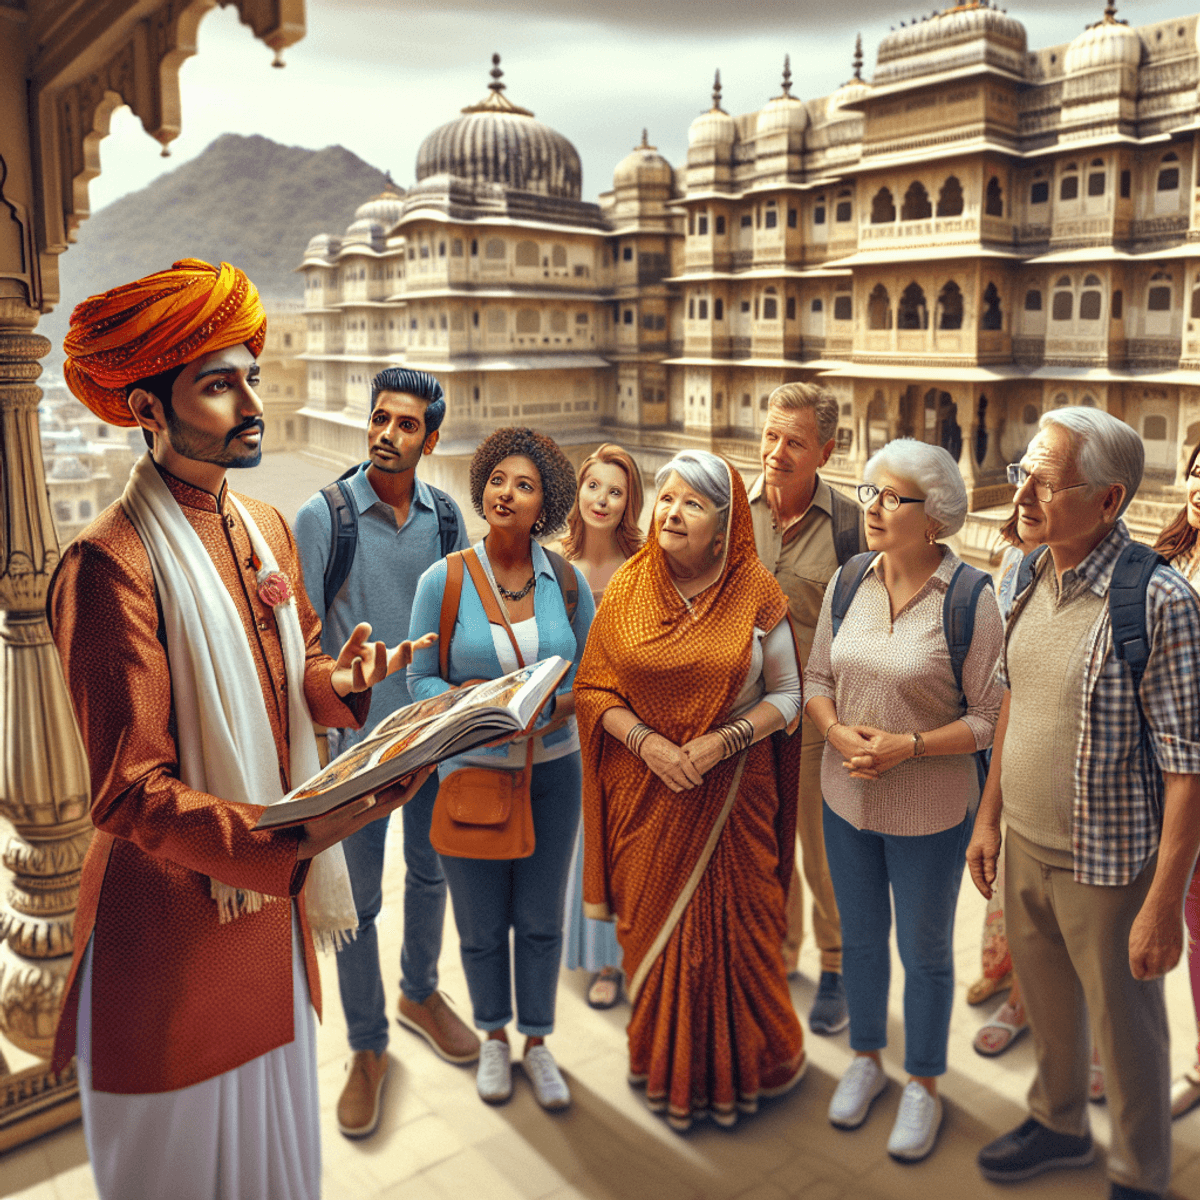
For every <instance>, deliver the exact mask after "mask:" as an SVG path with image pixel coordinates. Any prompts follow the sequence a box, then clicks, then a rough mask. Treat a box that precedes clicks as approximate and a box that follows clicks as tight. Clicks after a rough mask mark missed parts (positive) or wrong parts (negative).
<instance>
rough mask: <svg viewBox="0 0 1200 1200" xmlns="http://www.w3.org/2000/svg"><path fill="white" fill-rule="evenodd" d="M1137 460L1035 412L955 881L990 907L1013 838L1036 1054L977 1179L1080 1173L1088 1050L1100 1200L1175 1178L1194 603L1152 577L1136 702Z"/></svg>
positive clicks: (1196, 736) (1194, 719)
mask: <svg viewBox="0 0 1200 1200" xmlns="http://www.w3.org/2000/svg"><path fill="white" fill-rule="evenodd" d="M1143 461H1144V452H1143V448H1142V444H1141V441H1140V439H1139V438H1138V436H1137V434H1135V433H1134V432H1133V430H1132V429H1131V428H1130V427H1129V426H1128V425H1126V424H1125V423H1124V422H1122V421H1119V420H1117V419H1116V418H1115V417H1112V416H1109V415H1108V414H1107V413H1104V412H1100V411H1099V410H1097V409H1088V408H1064V409H1056V410H1054V411H1053V412H1048V413H1046V414H1045V415H1044V416H1043V417H1042V420H1041V425H1040V428H1039V432H1038V435H1037V437H1035V438H1034V440H1033V442H1032V443H1031V444H1030V446H1029V449H1028V451H1027V452H1026V454H1025V457H1024V459H1023V460H1022V461H1021V463H1020V465H1019V466H1018V467H1015V468H1012V469H1011V470H1012V473H1013V475H1014V479H1013V482H1016V483H1018V484H1019V487H1018V489H1017V493H1016V503H1017V507H1018V510H1019V518H1020V525H1019V529H1018V532H1019V534H1020V536H1021V539H1022V541H1024V542H1025V544H1026V545H1027V546H1035V545H1039V544H1040V545H1045V546H1046V547H1047V548H1048V550H1049V553H1043V554H1042V555H1041V557H1040V559H1039V560H1038V562H1037V565H1036V567H1035V568H1034V571H1033V578H1032V582H1031V583H1030V584H1029V585H1028V586H1026V587H1025V588H1024V590H1023V591H1020V592H1019V593H1018V594H1017V595H1016V596H1015V597H1014V598H1013V603H1012V611H1011V613H1010V614H1009V615H1008V623H1007V628H1006V641H1005V650H1004V656H1003V659H1002V661H1001V667H1000V669H1001V673H1002V678H1003V680H1004V682H1005V683H1006V685H1007V686H1008V688H1009V691H1008V692H1007V693H1006V695H1005V697H1004V702H1003V706H1002V708H1001V711H1000V720H999V723H998V724H997V726H996V740H995V744H994V747H993V752H992V768H991V772H990V774H989V776H988V782H987V786H986V788H985V789H984V794H983V798H982V801H981V803H980V808H979V815H978V819H977V822H976V826H975V833H974V836H973V838H972V840H971V845H970V847H969V848H968V850H967V863H968V866H969V867H970V870H971V877H972V879H973V880H974V881H975V886H976V887H977V888H978V889H979V890H980V891H981V892H982V893H983V895H984V896H988V897H990V895H991V892H992V885H993V884H994V883H995V879H996V862H997V857H998V855H999V851H1000V814H1001V810H1002V809H1003V812H1004V816H1005V820H1006V823H1007V826H1008V830H1007V849H1006V858H1005V868H1006V883H1005V892H1006V896H1005V905H1006V921H1007V926H1008V938H1009V945H1010V947H1011V949H1012V956H1013V963H1014V966H1015V968H1016V972H1017V975H1018V976H1019V977H1020V979H1021V984H1022V990H1023V992H1024V996H1025V1005H1026V1009H1027V1011H1028V1013H1029V1023H1030V1027H1031V1029H1032V1030H1033V1038H1034V1047H1035V1051H1036V1055H1037V1075H1036V1077H1035V1079H1034V1082H1033V1085H1032V1087H1031V1088H1030V1091H1029V1107H1030V1114H1031V1115H1030V1117H1029V1118H1028V1119H1027V1120H1026V1121H1025V1122H1024V1123H1023V1124H1021V1125H1019V1126H1018V1127H1017V1128H1016V1129H1014V1130H1012V1131H1011V1132H1010V1133H1008V1134H1006V1135H1005V1136H1004V1137H1001V1138H998V1139H997V1140H996V1141H994V1142H992V1143H991V1144H990V1145H988V1146H985V1147H984V1149H983V1150H981V1151H980V1154H979V1165H980V1169H981V1170H982V1171H983V1174H984V1175H985V1176H986V1177H987V1178H989V1179H995V1180H1018V1179H1027V1178H1029V1177H1030V1176H1032V1175H1036V1174H1039V1173H1040V1172H1042V1171H1045V1170H1049V1169H1051V1168H1054V1167H1072V1166H1084V1165H1086V1164H1087V1163H1089V1162H1091V1160H1092V1156H1093V1146H1092V1138H1091V1134H1090V1132H1089V1130H1088V1121H1087V1112H1086V1107H1087V1106H1086V1096H1087V1070H1088V1049H1089V1032H1088V1018H1089V1013H1090V1017H1091V1027H1092V1029H1093V1030H1094V1031H1095V1036H1096V1041H1097V1043H1098V1045H1099V1048H1100V1056H1101V1060H1102V1062H1103V1064H1104V1069H1105V1078H1106V1081H1107V1088H1108V1098H1109V1106H1110V1110H1111V1113H1112V1124H1113V1132H1112V1146H1111V1149H1110V1151H1109V1156H1108V1171H1109V1175H1110V1177H1111V1183H1110V1188H1111V1191H1110V1196H1111V1197H1113V1198H1114V1200H1126V1198H1129V1197H1158V1196H1161V1195H1162V1194H1163V1193H1164V1192H1165V1191H1166V1188H1167V1185H1168V1182H1169V1180H1170V1175H1171V1132H1170V1124H1171V1118H1170V1106H1169V1099H1168V1095H1169V1089H1170V1064H1169V1061H1168V1050H1169V1042H1168V1033H1167V1018H1166V1009H1165V1006H1164V1003H1163V985H1162V976H1163V974H1164V973H1165V972H1166V971H1169V970H1170V969H1171V968H1172V967H1173V966H1174V965H1175V963H1176V962H1177V961H1178V960H1179V957H1180V954H1181V952H1182V948H1183V922H1182V911H1183V898H1184V894H1185V892H1186V890H1187V885H1188V882H1189V880H1190V878H1191V874H1192V867H1193V864H1194V863H1195V860H1196V853H1197V848H1198V847H1200V602H1198V601H1197V599H1196V596H1195V593H1194V592H1193V591H1192V589H1191V588H1190V587H1189V585H1188V584H1187V582H1186V581H1185V580H1184V579H1183V577H1182V576H1180V575H1178V574H1177V573H1176V572H1175V571H1173V570H1171V569H1170V568H1169V567H1166V566H1159V567H1157V568H1156V569H1155V570H1154V573H1153V575H1152V576H1151V579H1150V583H1149V586H1148V588H1147V591H1146V620H1147V626H1146V627H1147V634H1148V641H1149V645H1150V655H1149V660H1148V662H1147V664H1146V669H1145V674H1144V675H1143V677H1142V681H1141V687H1140V691H1135V683H1134V678H1133V675H1132V673H1131V670H1130V667H1129V665H1128V663H1126V662H1125V661H1124V660H1123V659H1121V658H1118V657H1117V656H1116V655H1115V654H1114V653H1113V644H1112V625H1111V621H1110V615H1109V607H1108V592H1109V588H1110V585H1111V583H1112V579H1113V570H1114V567H1115V566H1116V562H1117V558H1118V556H1119V555H1120V553H1121V551H1122V549H1124V547H1125V546H1126V545H1128V543H1129V541H1130V537H1129V532H1128V530H1127V529H1126V527H1125V524H1124V522H1123V521H1121V519H1120V516H1121V513H1123V512H1124V511H1125V509H1126V507H1127V506H1128V504H1129V502H1130V500H1131V499H1132V498H1133V495H1134V493H1135V492H1136V491H1137V488H1138V484H1139V483H1140V482H1141V477H1142V465H1143Z"/></svg>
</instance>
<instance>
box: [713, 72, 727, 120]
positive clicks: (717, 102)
mask: <svg viewBox="0 0 1200 1200" xmlns="http://www.w3.org/2000/svg"><path fill="white" fill-rule="evenodd" d="M712 101H713V111H714V112H724V111H725V110H724V109H723V108H721V68H720V67H718V68H717V71H716V74H715V75H714V76H713V90H712Z"/></svg>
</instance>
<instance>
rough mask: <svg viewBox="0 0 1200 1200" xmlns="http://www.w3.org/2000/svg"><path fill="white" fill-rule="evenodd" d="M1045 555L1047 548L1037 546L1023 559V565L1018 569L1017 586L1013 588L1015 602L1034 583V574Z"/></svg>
mask: <svg viewBox="0 0 1200 1200" xmlns="http://www.w3.org/2000/svg"><path fill="white" fill-rule="evenodd" d="M1045 553H1046V547H1045V546H1035V547H1034V548H1033V549H1032V550H1030V552H1029V553H1028V554H1027V555H1025V557H1024V558H1023V559H1021V565H1020V566H1019V567H1018V568H1017V586H1016V587H1015V588H1013V599H1014V600H1015V599H1016V598H1017V597H1018V596H1019V595H1020V594H1021V593H1022V592H1023V591H1024V590H1025V589H1026V588H1027V587H1028V586H1029V585H1030V584H1031V583H1032V582H1033V572H1034V571H1035V570H1036V569H1037V565H1038V563H1039V562H1040V561H1041V557H1042V555H1043V554H1045Z"/></svg>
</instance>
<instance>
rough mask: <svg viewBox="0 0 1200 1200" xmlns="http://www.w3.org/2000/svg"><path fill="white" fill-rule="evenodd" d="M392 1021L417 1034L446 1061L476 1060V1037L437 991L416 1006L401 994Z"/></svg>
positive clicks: (466, 1061) (477, 1051)
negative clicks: (397, 1011)
mask: <svg viewBox="0 0 1200 1200" xmlns="http://www.w3.org/2000/svg"><path fill="white" fill-rule="evenodd" d="M396 1020H397V1021H399V1022H400V1024H401V1025H403V1026H404V1028H405V1029H411V1030H412V1031H413V1033H418V1034H420V1035H421V1037H423V1038H424V1039H425V1040H426V1041H427V1042H428V1043H429V1044H430V1046H432V1047H433V1050H434V1052H435V1053H436V1054H438V1055H440V1056H441V1057H442V1058H444V1059H445V1060H446V1061H447V1062H452V1063H470V1062H474V1061H475V1060H476V1059H477V1058H478V1057H479V1038H477V1037H476V1036H475V1034H474V1033H473V1032H472V1031H471V1030H470V1029H468V1028H467V1026H466V1024H465V1022H464V1021H463V1019H462V1018H461V1017H460V1016H459V1015H458V1013H456V1012H455V1011H454V1009H452V1008H451V1007H450V1005H448V1004H447V1003H446V1000H445V997H444V996H443V995H442V993H441V992H434V993H433V995H432V996H430V997H429V998H428V999H427V1000H426V1001H425V1003H424V1004H416V1003H414V1002H413V1001H412V1000H410V999H409V998H408V997H407V996H405V995H404V994H403V993H401V995H400V1011H399V1013H398V1014H397V1016H396Z"/></svg>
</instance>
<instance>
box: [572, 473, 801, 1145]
mask: <svg viewBox="0 0 1200 1200" xmlns="http://www.w3.org/2000/svg"><path fill="white" fill-rule="evenodd" d="M655 486H656V489H657V498H656V500H655V505H654V516H653V523H652V528H651V534H650V537H649V538H648V540H647V543H646V545H645V546H644V547H643V548H642V549H641V550H640V551H638V553H637V554H636V555H634V557H633V558H631V559H630V560H629V562H628V563H626V565H625V566H624V567H622V568H621V570H620V571H619V572H618V573H617V575H616V576H615V577H614V578H613V580H612V582H611V583H610V584H609V586H608V590H607V592H606V594H605V601H604V604H603V605H602V606H601V609H600V613H599V615H598V619H597V622H596V636H595V637H593V638H591V639H590V640H589V641H588V645H587V648H586V649H585V651H584V656H583V662H582V663H581V664H580V668H579V674H578V676H577V677H576V684H575V696H576V710H577V712H578V714H579V725H580V734H581V740H582V744H583V751H584V762H585V767H584V825H585V833H584V900H585V911H586V912H587V914H588V915H589V916H592V917H596V918H599V919H602V920H613V919H614V918H615V920H616V921H617V935H618V938H619V940H620V942H621V946H622V948H623V950H624V955H625V970H626V973H627V975H628V979H629V995H630V1001H631V1003H632V1005H633V1013H632V1016H631V1018H630V1022H629V1027H628V1036H629V1064H630V1082H631V1083H633V1084H635V1085H638V1086H642V1085H644V1086H645V1089H646V1102H647V1105H648V1106H649V1107H650V1108H651V1109H652V1110H653V1111H656V1112H661V1111H664V1110H665V1111H666V1113H667V1120H668V1122H669V1124H670V1125H671V1127H672V1128H674V1129H676V1130H678V1131H682V1130H685V1129H687V1128H688V1127H689V1126H690V1124H691V1122H692V1120H693V1119H695V1118H699V1117H703V1116H710V1115H711V1116H712V1117H713V1119H714V1120H715V1121H716V1122H717V1123H718V1124H720V1125H724V1126H730V1125H733V1124H734V1123H735V1122H736V1120H737V1115H738V1113H739V1111H740V1112H753V1111H755V1110H756V1108H757V1106H758V1101H759V1098H760V1097H767V1096H777V1095H782V1094H783V1093H784V1092H786V1091H788V1090H789V1089H790V1088H792V1087H794V1086H795V1085H796V1084H797V1083H798V1082H799V1080H800V1078H801V1076H802V1075H803V1074H804V1070H805V1067H806V1066H807V1059H806V1057H805V1053H804V1041H803V1033H802V1031H801V1028H800V1021H799V1018H798V1017H797V1016H796V1012H795V1009H794V1008H793V1006H792V999H791V994H790V992H789V991H788V985H787V977H786V975H785V973H784V966H783V958H782V956H781V955H780V953H779V947H780V945H781V944H782V941H783V936H784V931H785V924H786V919H785V904H786V893H787V886H788V883H789V882H790V880H791V872H792V857H793V854H794V845H795V825H796V796H797V786H798V767H799V745H798V744H795V745H794V744H793V743H794V741H797V740H798V739H792V738H790V737H781V736H776V737H771V736H770V735H771V734H778V733H780V731H782V730H784V729H785V728H787V727H793V726H794V724H795V723H796V722H797V721H798V719H799V713H800V701H801V697H800V679H799V674H798V668H797V663H796V651H795V642H794V640H793V637H792V633H791V626H790V624H789V623H788V621H787V602H786V600H785V598H784V596H783V592H782V591H781V590H780V588H779V585H778V583H777V582H776V581H775V579H774V577H773V576H772V575H771V574H770V572H769V571H768V570H767V569H766V568H765V567H764V566H763V565H762V564H761V563H760V562H759V559H758V555H757V553H756V551H755V548H754V535H753V530H752V527H751V518H750V508H749V503H748V501H747V499H746V488H745V485H744V484H743V482H742V480H741V477H740V476H739V475H738V474H737V473H736V472H735V471H734V470H733V469H732V468H731V467H730V466H729V465H728V463H726V462H725V460H724V459H721V458H719V457H717V456H716V455H715V454H710V453H707V452H705V451H684V452H682V453H680V454H678V455H676V456H675V458H674V459H672V460H671V461H670V462H669V463H667V464H666V466H664V467H663V468H662V470H660V471H659V473H658V475H657V477H656V479H655ZM735 800H736V803H735ZM730 930H736V931H737V936H736V937H730V936H728V931H730Z"/></svg>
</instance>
